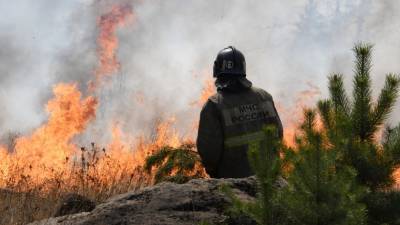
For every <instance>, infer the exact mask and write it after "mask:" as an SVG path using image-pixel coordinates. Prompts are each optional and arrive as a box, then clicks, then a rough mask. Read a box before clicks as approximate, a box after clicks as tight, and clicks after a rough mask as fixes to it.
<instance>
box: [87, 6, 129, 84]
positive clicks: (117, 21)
mask: <svg viewBox="0 0 400 225" xmlns="http://www.w3.org/2000/svg"><path fill="white" fill-rule="evenodd" d="M133 19H134V14H133V11H132V7H131V6H130V5H114V6H113V7H112V8H111V10H110V12H108V13H107V14H104V15H102V16H101V17H100V18H99V19H98V21H97V25H98V27H99V30H100V31H99V35H98V37H97V45H98V48H97V54H98V56H99V66H98V68H97V69H96V70H95V71H94V74H95V79H96V80H95V81H94V82H93V81H92V82H90V83H89V88H90V90H94V89H95V88H97V87H98V86H99V85H101V84H102V83H103V82H104V78H106V77H109V76H111V75H112V74H115V73H116V72H118V71H119V69H120V67H121V64H120V62H119V61H118V59H117V55H116V50H117V49H118V45H119V42H118V37H117V35H116V31H117V28H118V27H121V26H124V25H126V23H127V22H130V21H132V20H133Z"/></svg>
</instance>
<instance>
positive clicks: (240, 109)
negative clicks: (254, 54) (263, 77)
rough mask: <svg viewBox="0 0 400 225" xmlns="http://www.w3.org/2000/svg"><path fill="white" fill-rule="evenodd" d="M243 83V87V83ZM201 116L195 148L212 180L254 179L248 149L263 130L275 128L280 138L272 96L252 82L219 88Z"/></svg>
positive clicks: (206, 104) (280, 133)
mask: <svg viewBox="0 0 400 225" xmlns="http://www.w3.org/2000/svg"><path fill="white" fill-rule="evenodd" d="M243 79H244V82H245V83H246V81H247V80H246V79H245V78H243ZM216 84H217V87H222V88H218V92H217V93H216V94H215V95H213V96H212V97H210V98H209V99H208V101H207V102H206V103H205V105H204V106H203V109H202V110H201V113H200V124H199V131H198V137H197V148H198V152H199V154H200V156H201V159H202V163H203V165H204V167H205V168H206V171H207V173H208V174H209V175H210V176H211V177H214V178H228V177H247V176H251V175H253V174H254V173H253V171H252V170H251V167H250V164H249V162H248V160H247V151H248V145H249V143H251V142H254V141H261V139H262V138H264V134H263V132H262V128H263V127H264V126H265V125H268V124H275V125H276V127H277V129H278V132H279V135H280V137H282V133H283V129H282V123H281V120H280V118H279V116H278V113H277V111H276V109H275V106H274V102H273V99H272V96H271V95H270V94H269V93H267V92H266V91H264V90H263V89H260V88H256V87H252V86H251V82H250V81H247V83H246V85H241V84H243V82H233V84H231V85H230V84H229V83H228V84H226V82H225V85H222V86H221V85H219V83H218V80H217V82H216Z"/></svg>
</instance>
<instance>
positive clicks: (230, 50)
mask: <svg viewBox="0 0 400 225" xmlns="http://www.w3.org/2000/svg"><path fill="white" fill-rule="evenodd" d="M221 75H228V76H232V77H236V76H238V77H246V59H245V58H244V55H243V54H242V52H240V51H239V50H237V49H236V48H234V47H232V46H229V47H227V48H224V49H222V50H221V51H220V52H219V53H218V55H217V58H216V59H215V61H214V77H220V76H221Z"/></svg>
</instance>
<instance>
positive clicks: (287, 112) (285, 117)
mask: <svg viewBox="0 0 400 225" xmlns="http://www.w3.org/2000/svg"><path fill="white" fill-rule="evenodd" d="M306 84H307V86H308V89H307V90H303V91H301V92H299V93H298V94H296V96H297V97H296V99H295V102H294V105H292V106H291V107H286V106H285V105H287V104H282V103H281V102H277V103H276V108H277V111H278V113H279V116H280V117H281V120H282V123H283V126H284V129H283V136H284V141H285V143H286V144H287V145H288V146H291V147H293V146H295V137H296V131H297V130H298V126H299V124H300V123H301V122H302V120H303V112H304V111H303V110H304V109H305V108H307V107H312V106H313V105H314V104H315V102H316V100H317V98H318V97H320V96H321V91H320V89H319V88H318V87H317V86H315V85H313V84H312V83H311V82H307V83H306ZM321 126H322V123H321V121H320V118H319V117H318V118H317V127H319V128H320V127H321Z"/></svg>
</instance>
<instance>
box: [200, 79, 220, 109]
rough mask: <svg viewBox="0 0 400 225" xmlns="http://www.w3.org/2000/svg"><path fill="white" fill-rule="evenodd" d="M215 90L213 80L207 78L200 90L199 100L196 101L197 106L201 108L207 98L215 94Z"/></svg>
mask: <svg viewBox="0 0 400 225" xmlns="http://www.w3.org/2000/svg"><path fill="white" fill-rule="evenodd" d="M215 92H216V89H215V85H214V80H213V79H211V78H209V79H206V80H204V84H203V89H202V90H201V95H200V99H199V100H198V101H197V104H198V105H200V106H202V105H203V104H204V103H206V102H207V100H208V98H209V97H211V96H212V95H213V94H215Z"/></svg>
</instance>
